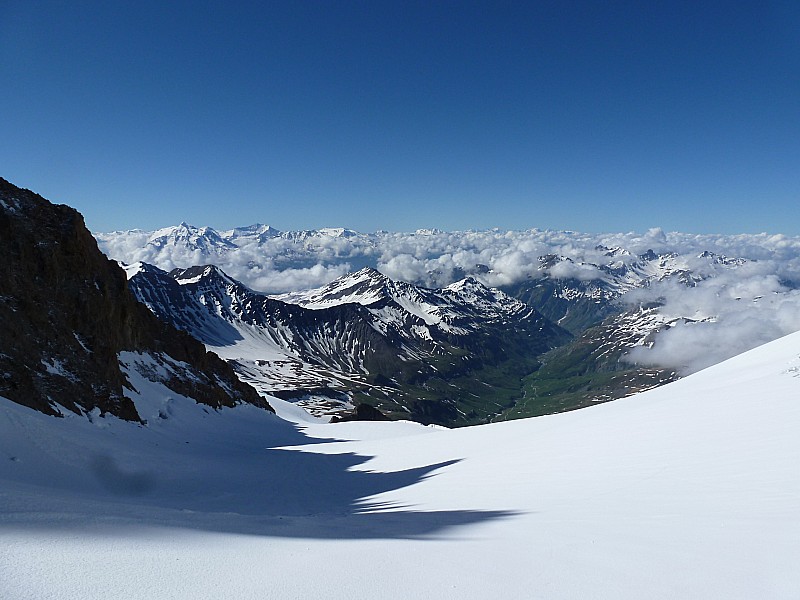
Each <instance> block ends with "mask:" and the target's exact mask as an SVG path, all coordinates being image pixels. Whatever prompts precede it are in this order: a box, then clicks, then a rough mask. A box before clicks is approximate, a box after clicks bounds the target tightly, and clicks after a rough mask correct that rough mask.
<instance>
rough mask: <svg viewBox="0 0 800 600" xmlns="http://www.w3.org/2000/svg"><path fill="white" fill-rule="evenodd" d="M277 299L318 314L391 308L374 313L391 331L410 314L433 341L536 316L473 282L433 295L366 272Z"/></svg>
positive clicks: (467, 280)
mask: <svg viewBox="0 0 800 600" xmlns="http://www.w3.org/2000/svg"><path fill="white" fill-rule="evenodd" d="M274 298H276V299H279V300H283V301H284V302H290V303H292V304H297V305H300V306H303V307H305V308H310V309H314V310H319V309H322V308H329V307H332V306H341V305H343V304H360V305H362V306H373V305H379V304H380V305H381V306H384V305H386V307H385V308H384V309H383V310H381V311H380V312H378V311H373V314H375V315H376V316H377V317H378V319H379V320H380V321H381V322H383V323H384V324H385V326H386V327H392V326H394V327H395V328H398V329H400V328H401V327H402V323H401V324H398V323H396V322H395V321H394V317H395V316H396V315H397V314H398V311H392V310H391V309H389V308H388V306H389V305H392V306H393V307H399V309H400V310H399V314H402V315H405V314H410V315H413V316H415V317H417V318H418V319H420V320H421V321H423V322H424V327H423V328H420V327H417V328H415V329H414V330H413V331H414V333H416V334H418V335H422V336H423V337H425V338H432V336H433V335H434V333H432V331H433V330H436V331H439V332H441V333H445V334H456V335H466V334H468V333H470V332H473V331H476V330H477V329H479V328H481V327H483V326H484V325H485V324H486V323H490V322H492V323H493V322H497V323H502V322H504V321H506V322H507V321H509V320H511V319H526V318H529V317H530V316H532V315H534V313H535V311H534V310H532V309H531V308H530V307H529V306H526V305H525V304H524V303H522V302H520V301H519V300H515V299H514V298H511V297H510V296H508V295H507V294H505V293H503V292H501V291H500V290H497V289H490V288H487V287H486V286H485V285H483V284H482V283H480V282H479V281H477V280H476V279H475V278H473V277H467V278H464V279H462V280H461V281H457V282H455V283H453V284H450V285H449V286H447V287H445V288H443V289H439V290H433V289H428V288H423V287H419V286H416V285H412V284H409V283H406V282H403V281H394V280H392V279H390V278H389V277H387V276H386V275H384V274H382V273H380V272H379V271H377V270H375V269H372V268H370V267H365V268H363V269H361V270H360V271H357V272H355V273H351V274H349V275H346V276H344V277H341V278H339V279H337V280H335V281H333V282H331V283H329V284H328V285H325V286H323V287H321V288H317V289H313V290H306V291H302V292H294V293H289V294H283V295H279V296H274Z"/></svg>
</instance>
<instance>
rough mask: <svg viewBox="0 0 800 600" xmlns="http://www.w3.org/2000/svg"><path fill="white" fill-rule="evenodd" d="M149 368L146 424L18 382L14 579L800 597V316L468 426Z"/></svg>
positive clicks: (94, 584) (363, 594)
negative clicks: (333, 407)
mask: <svg viewBox="0 0 800 600" xmlns="http://www.w3.org/2000/svg"><path fill="white" fill-rule="evenodd" d="M124 358H125V359H126V360H128V361H130V360H133V359H135V357H124ZM134 379H135V377H134ZM133 383H134V386H135V387H136V389H137V390H139V392H140V395H139V396H137V397H135V398H134V401H135V402H136V403H137V408H138V409H139V412H140V413H141V414H142V415H143V416H144V415H149V416H145V418H147V419H148V425H147V426H144V427H143V426H137V425H133V424H130V423H125V422H121V421H118V420H116V419H113V418H109V419H103V418H99V417H97V416H96V415H91V416H90V417H91V418H84V417H77V416H73V417H69V418H66V419H63V420H62V419H56V418H54V417H47V416H44V415H41V414H38V413H35V412H33V411H30V410H28V409H25V408H23V407H21V406H18V405H15V404H12V403H10V402H5V401H3V402H2V404H0V540H2V543H0V597H2V598H4V599H6V598H7V599H9V600H21V599H29V598H30V599H34V598H36V599H40V598H67V599H71V598H76V599H77V598H81V599H85V598H98V599H99V598H103V599H112V598H120V599H122V598H124V599H126V600H127V599H143V598H187V599H189V598H191V599H204V598H208V599H211V598H214V599H217V598H237V599H240V598H244V599H247V598H276V599H277V598H280V599H284V598H348V599H353V598H365V599H366V598H398V599H400V598H403V599H407V598H412V599H413V598H453V599H456V598H458V599H463V598H476V599H477V598H487V597H495V598H547V599H553V598H555V599H558V598H609V599H612V598H613V599H618V598H636V599H639V598H665V599H666V598H670V599H671V598H704V599H706V598H725V599H731V598H741V599H745V598H747V599H750V598H775V599H778V598H779V599H784V598H785V599H790V598H791V599H796V598H798V597H800V574H799V573H798V571H797V569H796V565H797V564H798V560H800V436H798V434H797V432H798V431H800V333H796V334H792V335H790V336H787V337H785V338H781V339H779V340H777V341H775V342H772V343H770V344H767V345H766V346H762V347H760V348H757V349H755V350H752V351H750V352H748V353H745V354H743V355H740V356H738V357H735V358H733V359H731V360H729V361H726V362H724V363H721V364H719V365H716V366H714V367H711V368H709V369H707V370H705V371H701V372H699V373H697V374H695V375H692V376H689V377H687V378H685V379H682V380H680V381H677V382H675V383H672V384H669V385H667V386H664V387H661V388H658V389H655V390H651V391H648V392H644V393H642V394H639V395H637V396H633V397H630V398H627V399H623V400H618V401H616V402H613V403H609V404H603V405H599V406H596V407H593V408H589V409H584V410H580V411H575V412H570V413H565V414H558V415H553V416H548V417H540V418H537V419H529V420H519V421H510V422H504V423H497V424H492V425H485V426H479V427H472V428H462V429H457V430H446V429H442V428H434V427H423V426H420V425H417V424H413V423H340V424H319V423H310V422H304V423H298V424H293V423H291V422H289V421H285V420H281V419H279V418H278V417H275V416H273V415H269V414H266V413H263V412H260V411H258V410H257V409H255V408H251V407H245V406H241V407H237V408H233V409H224V410H222V411H220V412H215V411H213V410H211V409H208V408H207V407H206V408H205V410H204V409H203V407H200V406H197V405H194V404H193V403H191V402H190V401H188V400H185V399H181V398H179V397H176V396H175V395H174V394H173V393H171V392H169V391H168V390H165V389H164V388H161V387H159V386H158V384H153V383H150V382H147V381H145V380H135V381H133Z"/></svg>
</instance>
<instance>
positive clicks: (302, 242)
mask: <svg viewBox="0 0 800 600" xmlns="http://www.w3.org/2000/svg"><path fill="white" fill-rule="evenodd" d="M96 237H97V239H98V243H99V245H100V247H101V249H102V250H103V251H104V252H105V253H106V254H107V255H109V256H110V257H112V258H114V259H117V260H120V261H123V262H126V263H133V262H136V261H143V262H147V263H151V264H155V265H157V266H159V267H161V268H162V269H166V270H170V269H172V268H176V267H189V266H192V265H198V264H215V265H218V266H219V267H221V268H222V269H223V270H225V271H226V272H227V273H228V274H229V275H231V276H232V277H234V278H236V279H238V280H240V281H242V282H243V283H245V284H246V285H248V286H250V287H251V288H253V289H256V290H259V291H263V292H266V293H282V292H289V291H296V290H300V289H308V288H311V287H317V286H320V285H324V284H326V283H328V282H330V281H332V280H333V279H335V278H337V277H340V276H341V275H344V274H345V273H347V272H349V271H352V270H356V269H359V268H362V267H364V266H372V267H375V268H377V269H379V270H380V271H381V272H383V273H385V274H386V275H388V276H389V277H392V278H394V279H399V280H403V281H408V282H412V283H417V284H421V285H426V286H429V287H442V286H445V285H448V284H450V283H452V282H454V281H456V280H459V279H462V278H463V277H465V276H467V275H472V276H475V277H476V278H478V279H479V280H481V281H482V282H483V283H485V284H487V285H490V286H495V287H502V286H508V285H513V284H516V283H520V282H522V281H525V280H527V279H529V278H534V279H535V278H543V277H550V278H553V279H563V280H566V279H571V280H577V281H579V282H591V281H593V280H596V279H601V278H602V277H603V276H604V272H603V271H602V270H601V267H603V268H605V269H622V268H624V267H626V266H630V265H632V264H634V263H636V262H637V261H639V260H640V258H639V257H640V255H642V254H644V253H646V252H648V251H652V252H653V253H655V254H660V255H669V256H670V257H671V258H670V260H672V261H673V262H674V263H675V264H676V265H678V267H680V268H681V269H684V270H686V271H688V272H691V273H692V276H693V278H694V280H695V281H694V287H687V286H686V285H684V284H682V283H679V282H678V281H677V280H675V279H674V278H670V279H667V280H665V281H660V282H659V281H653V282H652V283H651V284H650V285H649V286H648V287H645V288H640V289H634V290H632V291H629V292H627V293H626V294H624V295H623V296H622V297H621V298H620V301H621V302H623V303H624V304H626V305H629V306H635V305H637V304H640V303H648V302H659V303H661V304H662V305H663V306H662V308H661V311H662V313H663V314H664V315H665V316H667V317H668V318H682V319H684V320H683V321H680V322H679V323H678V324H676V325H675V326H673V327H671V328H669V329H666V330H664V331H661V332H660V333H659V334H657V336H656V338H655V342H656V343H655V344H654V345H653V346H652V347H651V348H646V347H642V348H637V349H636V350H635V351H634V352H632V353H631V354H630V356H629V357H628V359H629V360H633V361H636V362H638V363H641V364H649V365H657V366H662V367H667V368H673V369H677V370H679V371H680V372H681V373H683V374H686V373H690V372H692V371H695V370H698V369H700V368H703V367H705V366H709V365H711V364H714V363H716V362H719V361H720V360H724V359H725V358H728V357H730V356H734V355H735V354H738V353H740V352H743V351H745V350H748V349H750V348H753V347H755V346H757V345H759V344H761V343H765V342H768V341H770V340H772V339H775V338H777V337H780V336H781V335H784V334H787V333H790V332H793V331H796V330H799V329H800V292H798V289H800V237H788V236H785V235H770V234H756V235H751V234H742V235H725V236H723V235H694V234H688V233H679V232H670V233H666V232H664V231H663V230H661V229H659V228H654V229H650V230H648V231H647V232H645V233H637V232H628V233H608V234H588V233H580V232H572V231H550V230H538V229H531V230H526V231H504V230H487V231H457V232H443V231H438V230H424V231H423V230H421V231H417V232H414V233H390V232H377V233H373V234H360V233H356V232H352V231H348V230H342V229H329V230H319V231H301V232H284V233H281V232H278V231H276V230H273V229H270V228H267V227H265V226H260V225H254V226H251V227H248V228H241V229H237V230H232V231H229V232H216V231H214V230H212V229H209V228H194V227H191V226H188V225H185V224H182V225H181V226H178V227H173V228H165V229H162V230H159V231H156V232H145V231H129V232H115V233H108V234H96ZM709 253H713V254H709ZM547 256H555V257H560V258H559V259H558V260H554V261H547V260H545V261H543V260H541V259H542V257H547ZM733 259H741V260H733Z"/></svg>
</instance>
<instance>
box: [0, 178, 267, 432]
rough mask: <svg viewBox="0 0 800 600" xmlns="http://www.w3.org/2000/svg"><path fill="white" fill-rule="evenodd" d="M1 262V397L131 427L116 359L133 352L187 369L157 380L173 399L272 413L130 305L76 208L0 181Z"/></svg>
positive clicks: (215, 364) (212, 360)
mask: <svg viewBox="0 0 800 600" xmlns="http://www.w3.org/2000/svg"><path fill="white" fill-rule="evenodd" d="M0 256H1V257H2V259H0V396H4V397H6V398H8V399H10V400H13V401H14V402H18V403H19V404H23V405H25V406H29V407H31V408H34V409H36V410H39V411H42V412H44V413H48V414H58V410H57V408H56V407H55V404H59V405H61V406H63V407H65V408H67V409H69V410H73V411H76V412H78V411H80V410H81V409H83V410H91V409H94V408H99V409H100V411H101V412H103V413H107V412H108V413H112V414H114V415H117V416H119V417H121V418H124V419H129V420H138V419H139V415H138V414H137V412H136V408H135V406H134V405H133V402H132V401H131V400H130V399H128V398H126V397H125V396H124V395H123V387H124V386H126V385H128V386H129V384H128V382H127V380H126V377H125V375H124V373H123V371H122V370H121V369H120V365H119V359H118V354H119V353H120V352H122V351H133V352H144V353H150V354H153V355H156V356H157V355H167V356H169V357H171V358H172V359H173V360H175V361H180V362H181V363H186V373H185V374H182V375H180V376H178V375H173V376H171V377H170V379H169V380H167V381H164V383H165V385H167V387H169V388H170V389H172V390H173V391H175V392H176V393H180V394H185V395H187V396H190V397H192V398H194V399H195V400H197V401H198V402H202V403H205V404H208V405H211V406H214V407H220V406H232V405H233V404H235V403H237V402H249V403H252V404H256V405H258V406H261V407H264V408H269V405H268V404H267V403H266V401H265V400H264V399H262V398H261V397H260V396H258V394H256V392H255V390H253V389H252V388H251V387H250V386H248V385H245V384H243V383H241V382H240V381H239V380H238V379H237V377H236V376H235V374H234V373H233V371H232V370H231V369H230V367H229V366H228V365H227V364H226V363H225V362H223V361H222V360H220V359H219V358H218V357H217V356H216V355H215V354H213V353H210V352H207V351H206V349H205V347H204V346H203V345H202V344H201V343H200V342H198V341H197V340H195V339H193V338H192V337H190V336H189V335H187V334H186V333H183V332H180V331H178V330H176V329H175V328H173V327H171V326H170V325H167V324H165V323H162V322H161V321H159V320H158V319H157V318H156V317H155V316H153V315H152V313H150V311H149V310H147V308H145V307H144V306H142V305H141V304H139V303H138V302H137V301H136V300H135V298H134V297H133V295H132V294H131V293H130V291H129V290H128V287H127V282H126V277H125V273H124V272H123V271H122V269H120V268H119V266H118V265H117V264H116V263H114V262H113V261H111V260H108V259H107V258H106V257H105V256H104V255H103V254H102V253H101V252H100V251H99V250H98V248H97V244H96V242H95V240H94V238H93V237H92V235H91V234H90V233H89V231H88V230H87V229H86V227H85V225H84V222H83V218H82V217H81V215H80V214H79V213H78V212H77V211H75V210H74V209H72V208H70V207H68V206H63V205H58V206H56V205H53V204H51V203H50V202H48V201H47V200H45V199H44V198H42V197H41V196H39V195H37V194H34V193H33V192H30V191H28V190H23V189H20V188H17V187H16V186H14V185H12V184H11V183H9V182H7V181H5V180H4V179H0ZM184 375H185V376H184Z"/></svg>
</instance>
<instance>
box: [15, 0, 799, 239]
mask: <svg viewBox="0 0 800 600" xmlns="http://www.w3.org/2000/svg"><path fill="white" fill-rule="evenodd" d="M228 4H236V6H229V5H228ZM797 7H798V5H797V3H794V2H774V3H772V2H663V3H662V2H630V3H627V2H517V3H503V2H469V1H462V2H430V1H428V2H409V1H404V2H380V1H377V0H373V1H365V2H348V1H337V2H325V1H317V2H280V3H270V2H253V3H249V2H239V3H223V2H203V1H197V2H170V3H165V2H150V1H146V0H142V1H139V2H116V1H106V2H75V3H70V2H60V1H59V2H56V1H41V2H37V1H36V0H24V1H18V0H4V1H2V2H0V76H1V77H2V81H3V83H4V89H3V93H2V94H1V95H0V176H2V177H5V178H6V179H9V180H10V181H12V182H13V183H16V184H17V185H20V186H23V187H28V188H30V189H33V190H34V191H37V192H39V193H41V194H42V195H44V196H45V197H47V198H49V199H51V200H53V201H56V202H63V203H66V204H70V205H72V206H75V207H76V208H78V209H79V210H80V211H81V212H83V213H84V215H85V217H86V220H87V224H88V225H89V227H90V228H92V229H94V230H112V229H128V228H134V227H139V228H145V229H151V228H156V227H159V226H165V225H170V224H176V223H178V222H180V221H188V222H190V223H193V224H195V225H212V226H214V227H217V228H227V227H232V226H234V225H245V224H249V223H253V222H264V223H269V224H272V225H273V226H275V227H277V228H279V229H284V230H286V229H300V228H315V227H323V226H345V227H350V228H353V229H358V230H361V231H374V230H377V229H388V230H397V231H408V230H413V229H416V228H420V227H439V228H442V229H467V228H478V229H482V228H489V227H500V228H511V229H523V228H530V227H539V228H553V229H573V230H579V231H628V230H637V231H643V230H646V229H647V228H650V227H662V228H664V229H665V230H679V231H688V232H708V233H737V232H760V231H768V232H773V233H787V234H791V235H800V209H798V205H800V202H798V201H800V9H798V8H797Z"/></svg>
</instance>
